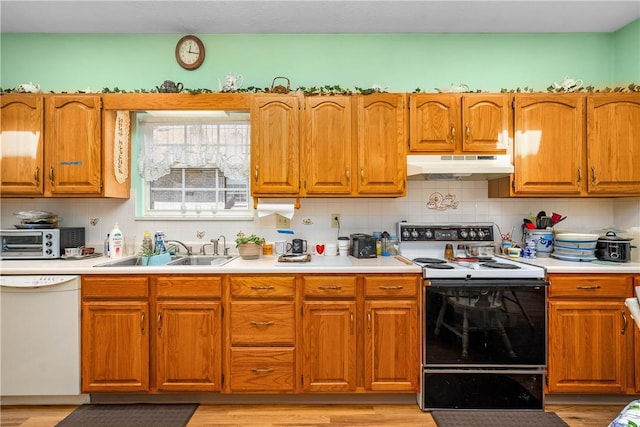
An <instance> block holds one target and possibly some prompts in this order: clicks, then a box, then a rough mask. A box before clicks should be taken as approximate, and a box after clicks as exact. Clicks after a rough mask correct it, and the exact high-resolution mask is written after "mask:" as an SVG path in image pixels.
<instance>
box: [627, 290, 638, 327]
mask: <svg viewBox="0 0 640 427" xmlns="http://www.w3.org/2000/svg"><path fill="white" fill-rule="evenodd" d="M624 304H625V305H626V306H627V307H629V311H630V312H631V317H632V318H633V320H635V322H636V325H637V326H638V329H640V296H638V297H637V298H627V299H626V300H625V301H624Z"/></svg>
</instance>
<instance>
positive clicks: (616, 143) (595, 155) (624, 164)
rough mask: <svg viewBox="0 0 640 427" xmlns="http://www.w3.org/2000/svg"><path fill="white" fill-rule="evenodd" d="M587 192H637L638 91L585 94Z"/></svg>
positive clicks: (639, 180) (639, 143) (639, 149)
mask: <svg viewBox="0 0 640 427" xmlns="http://www.w3.org/2000/svg"><path fill="white" fill-rule="evenodd" d="M587 165H588V168H589V169H588V172H587V173H588V176H589V179H588V180H587V192H589V193H591V194H606V195H608V194H640V93H636V94H613V95H608V94H607V95H604V94H603V95H597V94H596V95H591V96H588V97H587Z"/></svg>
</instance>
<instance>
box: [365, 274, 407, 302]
mask: <svg viewBox="0 0 640 427" xmlns="http://www.w3.org/2000/svg"><path fill="white" fill-rule="evenodd" d="M419 283H420V277H418V276H416V277H409V276H407V277H402V276H400V277H398V276H379V277H378V276H369V277H365V278H364V292H365V297H415V296H416V295H417V294H418V289H419Z"/></svg>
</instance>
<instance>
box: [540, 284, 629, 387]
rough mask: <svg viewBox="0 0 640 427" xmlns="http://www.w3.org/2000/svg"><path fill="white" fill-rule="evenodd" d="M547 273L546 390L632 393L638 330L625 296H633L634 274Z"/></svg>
mask: <svg viewBox="0 0 640 427" xmlns="http://www.w3.org/2000/svg"><path fill="white" fill-rule="evenodd" d="M549 278H550V282H551V286H550V290H549V353H548V354H549V361H548V362H549V366H548V371H549V374H548V375H549V382H548V391H549V392H551V393H627V392H631V391H632V381H633V373H634V360H633V359H634V355H633V334H634V332H633V330H632V327H633V325H632V324H631V323H630V322H632V320H631V319H630V315H629V312H628V310H627V308H626V306H625V305H624V300H625V298H628V297H629V296H631V292H632V276H628V275H624V274H611V275H608V274H607V275H605V274H597V275H580V274H551V275H550V277H549ZM635 366H637V364H636V365H635Z"/></svg>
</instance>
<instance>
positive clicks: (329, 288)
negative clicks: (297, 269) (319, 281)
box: [318, 285, 342, 291]
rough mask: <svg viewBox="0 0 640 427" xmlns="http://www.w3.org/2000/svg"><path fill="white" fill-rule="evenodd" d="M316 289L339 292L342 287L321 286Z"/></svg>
mask: <svg viewBox="0 0 640 427" xmlns="http://www.w3.org/2000/svg"><path fill="white" fill-rule="evenodd" d="M318 289H322V290H331V291H334V290H335V291H339V290H340V289H342V286H340V285H322V286H318Z"/></svg>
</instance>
